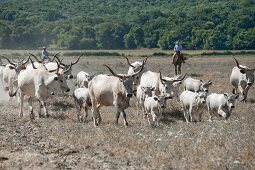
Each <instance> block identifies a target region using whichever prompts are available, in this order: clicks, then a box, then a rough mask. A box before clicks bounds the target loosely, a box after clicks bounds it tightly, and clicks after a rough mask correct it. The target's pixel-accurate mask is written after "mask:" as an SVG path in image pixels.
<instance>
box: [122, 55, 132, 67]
mask: <svg viewBox="0 0 255 170" xmlns="http://www.w3.org/2000/svg"><path fill="white" fill-rule="evenodd" d="M123 57H124V58H125V59H127V63H128V65H129V66H130V67H133V68H134V67H135V66H133V65H132V64H130V62H129V59H128V58H127V57H126V56H123Z"/></svg>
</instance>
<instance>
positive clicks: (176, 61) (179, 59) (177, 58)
mask: <svg viewBox="0 0 255 170" xmlns="http://www.w3.org/2000/svg"><path fill="white" fill-rule="evenodd" d="M185 60H186V58H185V57H184V56H183V55H182V54H181V53H180V52H179V53H175V54H174V57H173V65H174V67H175V75H178V74H181V66H182V63H185Z"/></svg>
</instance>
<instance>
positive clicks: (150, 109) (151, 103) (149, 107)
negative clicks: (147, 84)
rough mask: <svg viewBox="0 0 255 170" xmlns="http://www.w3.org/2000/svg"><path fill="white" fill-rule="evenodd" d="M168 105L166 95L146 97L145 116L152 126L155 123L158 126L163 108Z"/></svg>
mask: <svg viewBox="0 0 255 170" xmlns="http://www.w3.org/2000/svg"><path fill="white" fill-rule="evenodd" d="M165 106H166V98H165V96H159V97H158V96H152V97H146V98H145V100H144V111H145V118H146V117H147V118H148V122H149V124H150V125H151V126H154V125H155V124H156V125H157V126H158V125H159V121H160V119H161V116H162V109H163V108H165Z"/></svg>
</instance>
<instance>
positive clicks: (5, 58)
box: [0, 56, 15, 66]
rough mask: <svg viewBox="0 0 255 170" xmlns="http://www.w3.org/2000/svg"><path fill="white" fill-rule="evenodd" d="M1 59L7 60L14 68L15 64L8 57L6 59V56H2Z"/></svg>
mask: <svg viewBox="0 0 255 170" xmlns="http://www.w3.org/2000/svg"><path fill="white" fill-rule="evenodd" d="M0 57H3V58H5V59H6V60H7V61H8V62H9V63H10V64H11V65H14V66H15V63H13V62H11V60H10V59H9V58H7V57H5V56H0Z"/></svg>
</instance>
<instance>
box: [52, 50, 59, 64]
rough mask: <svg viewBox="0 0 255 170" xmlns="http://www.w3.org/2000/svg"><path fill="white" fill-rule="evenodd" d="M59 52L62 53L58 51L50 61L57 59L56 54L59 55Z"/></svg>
mask: <svg viewBox="0 0 255 170" xmlns="http://www.w3.org/2000/svg"><path fill="white" fill-rule="evenodd" d="M59 53H60V52H58V53H57V54H55V55H54V56H53V58H52V59H51V60H50V62H53V61H54V60H55V58H56V56H57V55H58V54H59Z"/></svg>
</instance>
